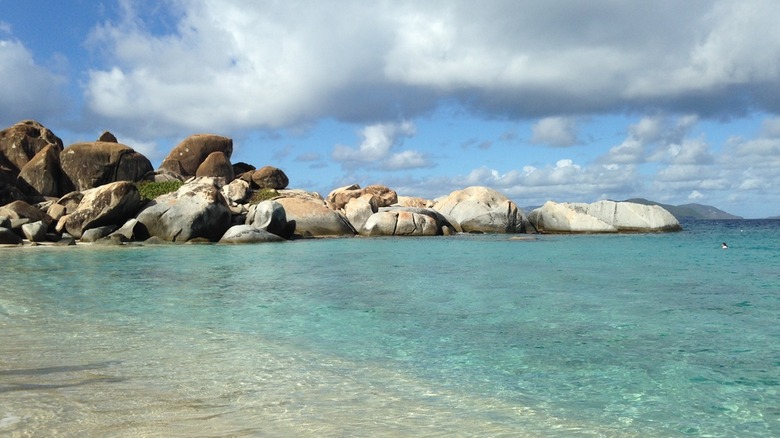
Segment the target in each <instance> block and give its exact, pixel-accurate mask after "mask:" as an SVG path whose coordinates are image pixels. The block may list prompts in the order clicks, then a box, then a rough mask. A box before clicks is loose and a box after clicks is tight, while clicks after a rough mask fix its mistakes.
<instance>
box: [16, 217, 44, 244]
mask: <svg viewBox="0 0 780 438" xmlns="http://www.w3.org/2000/svg"><path fill="white" fill-rule="evenodd" d="M48 230H49V227H48V226H47V225H46V224H45V223H44V222H43V221H38V222H30V223H27V224H24V225H22V233H23V234H24V237H25V238H26V239H27V240H29V241H30V242H43V241H44V240H46V232H47V231H48Z"/></svg>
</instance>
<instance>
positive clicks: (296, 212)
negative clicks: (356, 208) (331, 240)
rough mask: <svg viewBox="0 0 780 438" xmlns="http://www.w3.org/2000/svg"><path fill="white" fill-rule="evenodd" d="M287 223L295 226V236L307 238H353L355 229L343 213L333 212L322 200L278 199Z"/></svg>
mask: <svg viewBox="0 0 780 438" xmlns="http://www.w3.org/2000/svg"><path fill="white" fill-rule="evenodd" d="M275 201H276V202H278V203H279V204H281V205H282V207H284V212H285V215H286V216H287V221H288V222H292V223H294V224H295V234H297V235H300V236H305V237H316V236H352V235H354V234H355V229H354V228H352V225H351V224H350V223H349V221H348V220H347V218H346V216H344V215H343V214H342V213H340V212H338V211H335V210H332V209H330V208H328V206H327V205H325V202H324V201H322V200H319V201H318V200H316V199H304V198H278V199H275Z"/></svg>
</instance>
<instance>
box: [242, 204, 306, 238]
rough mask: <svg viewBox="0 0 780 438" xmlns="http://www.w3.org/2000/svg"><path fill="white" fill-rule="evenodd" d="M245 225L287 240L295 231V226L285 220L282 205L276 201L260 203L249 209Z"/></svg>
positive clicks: (285, 214) (285, 215)
mask: <svg viewBox="0 0 780 438" xmlns="http://www.w3.org/2000/svg"><path fill="white" fill-rule="evenodd" d="M246 225H251V226H252V227H255V228H259V229H261V230H265V231H268V232H269V233H273V234H276V235H277V236H280V237H283V238H285V239H289V238H290V237H292V234H293V232H294V231H295V224H294V223H291V222H289V221H288V220H287V213H286V212H285V211H284V207H282V204H280V203H278V202H276V201H262V202H259V203H257V204H254V205H252V206H250V207H249V211H248V212H247V215H246Z"/></svg>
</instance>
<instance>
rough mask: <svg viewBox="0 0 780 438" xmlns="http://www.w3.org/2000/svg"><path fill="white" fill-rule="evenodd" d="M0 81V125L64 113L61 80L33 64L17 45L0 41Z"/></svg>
mask: <svg viewBox="0 0 780 438" xmlns="http://www.w3.org/2000/svg"><path fill="white" fill-rule="evenodd" d="M6 28H7V30H8V31H10V27H9V26H6ZM0 78H2V80H0V102H2V104H0V122H4V123H16V122H18V121H20V120H23V119H26V118H43V117H52V116H55V115H58V114H60V113H62V112H64V109H65V107H66V104H65V100H64V96H63V94H62V93H61V89H60V87H61V86H63V85H64V84H65V79H64V78H62V77H60V76H57V75H55V74H54V73H52V72H51V71H49V70H47V69H46V68H44V67H42V66H41V65H39V64H37V63H36V62H35V60H34V59H33V55H32V53H30V51H29V50H28V49H27V48H26V47H25V46H24V45H23V44H22V43H20V42H19V41H16V40H10V39H5V40H3V39H0Z"/></svg>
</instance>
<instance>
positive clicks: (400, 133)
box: [332, 121, 433, 170]
mask: <svg viewBox="0 0 780 438" xmlns="http://www.w3.org/2000/svg"><path fill="white" fill-rule="evenodd" d="M415 133H416V128H415V125H414V123H412V122H409V121H403V122H399V123H378V124H374V125H369V126H366V127H365V128H363V130H362V132H361V136H362V137H363V141H362V142H361V143H360V145H359V146H358V147H356V148H353V147H349V146H345V145H340V144H337V145H336V146H334V148H333V153H332V157H333V159H334V160H336V161H339V162H341V163H342V165H343V166H345V167H355V166H362V167H375V168H379V169H384V170H402V169H415V168H422V167H431V166H433V163H432V162H431V161H430V160H429V158H428V157H426V156H425V155H424V154H422V153H421V152H419V151H414V150H405V151H401V152H396V153H394V152H393V150H394V149H396V148H397V147H398V146H400V145H401V144H402V143H403V140H404V138H408V137H412V136H414V135H415Z"/></svg>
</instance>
